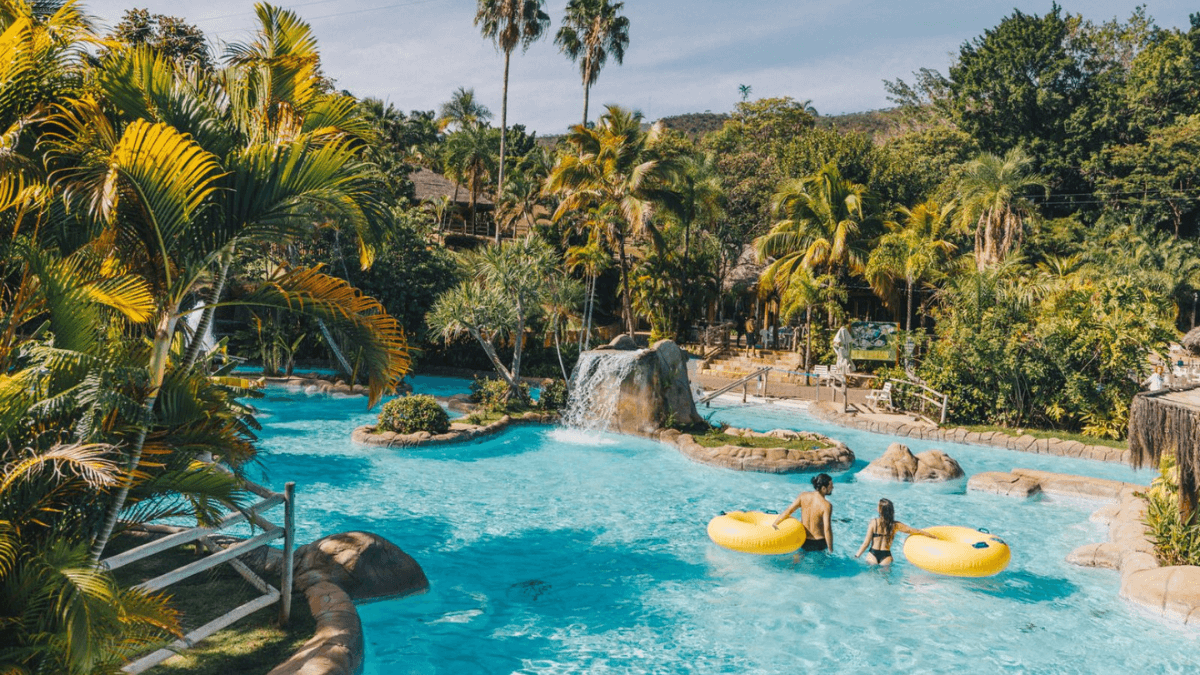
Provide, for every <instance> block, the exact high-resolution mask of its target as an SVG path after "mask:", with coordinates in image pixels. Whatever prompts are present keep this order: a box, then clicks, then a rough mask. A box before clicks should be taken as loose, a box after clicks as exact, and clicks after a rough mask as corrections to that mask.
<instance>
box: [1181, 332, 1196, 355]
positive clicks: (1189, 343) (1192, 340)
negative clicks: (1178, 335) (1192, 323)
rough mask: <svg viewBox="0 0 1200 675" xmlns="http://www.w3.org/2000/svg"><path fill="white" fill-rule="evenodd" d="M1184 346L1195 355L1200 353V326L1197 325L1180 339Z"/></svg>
mask: <svg viewBox="0 0 1200 675" xmlns="http://www.w3.org/2000/svg"><path fill="white" fill-rule="evenodd" d="M1179 344H1181V345H1183V348H1184V349H1186V350H1188V351H1189V352H1191V353H1192V354H1193V355H1197V354H1200V326H1197V327H1195V328H1193V329H1191V330H1189V331H1188V332H1187V335H1184V336H1183V339H1182V340H1180V341H1179Z"/></svg>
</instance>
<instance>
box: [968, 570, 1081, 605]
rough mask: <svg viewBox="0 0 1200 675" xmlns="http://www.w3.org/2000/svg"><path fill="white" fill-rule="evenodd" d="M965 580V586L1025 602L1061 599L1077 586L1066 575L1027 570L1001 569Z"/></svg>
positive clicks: (1068, 595) (1076, 588)
mask: <svg viewBox="0 0 1200 675" xmlns="http://www.w3.org/2000/svg"><path fill="white" fill-rule="evenodd" d="M966 581H967V583H966V584H964V588H968V589H970V590H972V591H975V592H976V593H982V594H984V595H990V596H992V597H995V598H1003V599H1005V600H1014V601H1016V602H1022V603H1026V604H1036V603H1041V602H1054V601H1055V600H1062V599H1063V598H1067V597H1070V596H1071V595H1074V594H1075V593H1076V592H1077V591H1078V590H1079V587H1078V586H1076V585H1075V584H1074V583H1073V582H1071V581H1070V580H1068V579H1063V578H1060V577H1047V576H1042V575H1040V574H1034V573H1033V572H1029V571H1026V570H1017V571H1015V572H1002V573H1000V574H998V575H996V576H994V577H987V578H984V579H970V580H966Z"/></svg>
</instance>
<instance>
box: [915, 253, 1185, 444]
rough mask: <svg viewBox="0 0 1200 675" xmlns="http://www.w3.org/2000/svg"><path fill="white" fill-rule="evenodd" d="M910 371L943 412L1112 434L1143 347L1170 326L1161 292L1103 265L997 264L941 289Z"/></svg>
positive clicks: (1165, 335)
mask: <svg viewBox="0 0 1200 675" xmlns="http://www.w3.org/2000/svg"><path fill="white" fill-rule="evenodd" d="M935 317H936V319H937V322H938V323H937V326H938V328H937V336H938V339H937V340H936V341H935V342H934V343H933V345H932V346H931V348H930V350H929V352H928V354H927V355H926V357H925V359H924V361H923V362H922V364H921V365H920V367H919V372H920V375H921V377H922V378H924V379H925V380H926V381H927V382H928V383H929V385H930V386H932V387H933V388H935V389H937V390H939V391H943V392H946V393H947V394H949V396H950V405H949V416H950V418H951V420H952V421H955V422H959V423H968V424H996V425H1000V426H1034V427H1039V428H1045V429H1051V428H1060V429H1067V430H1071V431H1081V432H1083V433H1084V434H1087V435H1090V436H1096V437H1107V438H1122V437H1124V435H1125V433H1126V428H1127V426H1128V419H1129V401H1130V400H1131V399H1132V398H1133V395H1134V394H1135V393H1137V391H1138V389H1139V388H1140V385H1139V381H1140V380H1141V379H1142V378H1141V375H1142V371H1143V370H1144V368H1145V366H1146V364H1147V363H1148V361H1147V358H1148V355H1149V351H1150V350H1151V349H1153V348H1155V347H1156V346H1161V345H1164V344H1165V342H1166V340H1167V339H1169V338H1170V336H1171V335H1172V326H1171V324H1172V323H1173V319H1174V316H1173V306H1172V304H1171V302H1170V300H1169V299H1168V298H1166V297H1164V296H1163V295H1162V294H1161V293H1157V292H1155V291H1153V290H1152V289H1150V288H1146V287H1144V286H1142V285H1139V284H1137V283H1134V281H1133V280H1131V279H1129V278H1127V277H1119V276H1117V277H1111V276H1108V275H1107V274H1106V273H1105V271H1104V270H1090V271H1089V270H1086V269H1085V270H1081V271H1077V272H1073V273H1070V274H1067V275H1047V274H1045V273H1044V272H1043V273H1040V274H1039V273H1036V272H1034V271H1031V270H1029V269H1028V268H1024V267H1017V266H1014V265H1008V266H1002V267H1001V268H996V269H992V270H988V271H985V272H982V273H969V274H965V275H963V276H961V277H959V278H958V279H956V280H955V281H954V282H952V283H951V284H950V285H949V286H948V287H947V288H946V289H945V290H944V291H943V293H942V301H941V302H940V304H939V306H938V307H937V308H936V310H935Z"/></svg>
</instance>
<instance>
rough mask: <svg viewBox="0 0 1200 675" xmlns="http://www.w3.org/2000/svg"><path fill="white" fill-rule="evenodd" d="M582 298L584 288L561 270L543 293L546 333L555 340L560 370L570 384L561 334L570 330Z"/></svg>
mask: <svg viewBox="0 0 1200 675" xmlns="http://www.w3.org/2000/svg"><path fill="white" fill-rule="evenodd" d="M582 297H583V287H582V286H580V284H579V282H578V281H577V280H575V279H573V278H571V277H569V276H567V275H565V274H562V273H561V272H560V271H559V270H555V271H554V273H553V274H552V276H551V277H550V278H549V279H548V280H547V284H546V288H545V290H544V292H543V293H542V306H541V312H542V318H543V319H544V320H545V322H546V332H548V333H549V334H550V335H551V336H552V337H553V338H554V352H555V353H556V354H557V355H558V368H559V370H560V371H561V372H562V376H563V380H565V381H568V382H569V381H570V379H571V375H570V374H569V373H568V372H567V366H566V364H565V363H563V357H562V344H561V343H560V342H561V341H560V340H559V334H560V333H562V331H563V330H564V329H566V328H569V327H570V325H571V323H572V322H573V320H574V319H575V318H576V317H577V316H578V312H579V303H580V301H581V300H582Z"/></svg>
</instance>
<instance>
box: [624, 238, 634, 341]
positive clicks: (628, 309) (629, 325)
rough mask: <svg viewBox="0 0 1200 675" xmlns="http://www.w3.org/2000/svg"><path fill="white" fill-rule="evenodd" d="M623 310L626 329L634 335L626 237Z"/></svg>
mask: <svg viewBox="0 0 1200 675" xmlns="http://www.w3.org/2000/svg"><path fill="white" fill-rule="evenodd" d="M621 287H622V293H621V295H622V297H621V311H622V312H624V313H625V330H626V332H628V333H629V337H633V304H632V302H631V300H630V297H629V261H628V259H627V258H626V257H625V237H621Z"/></svg>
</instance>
